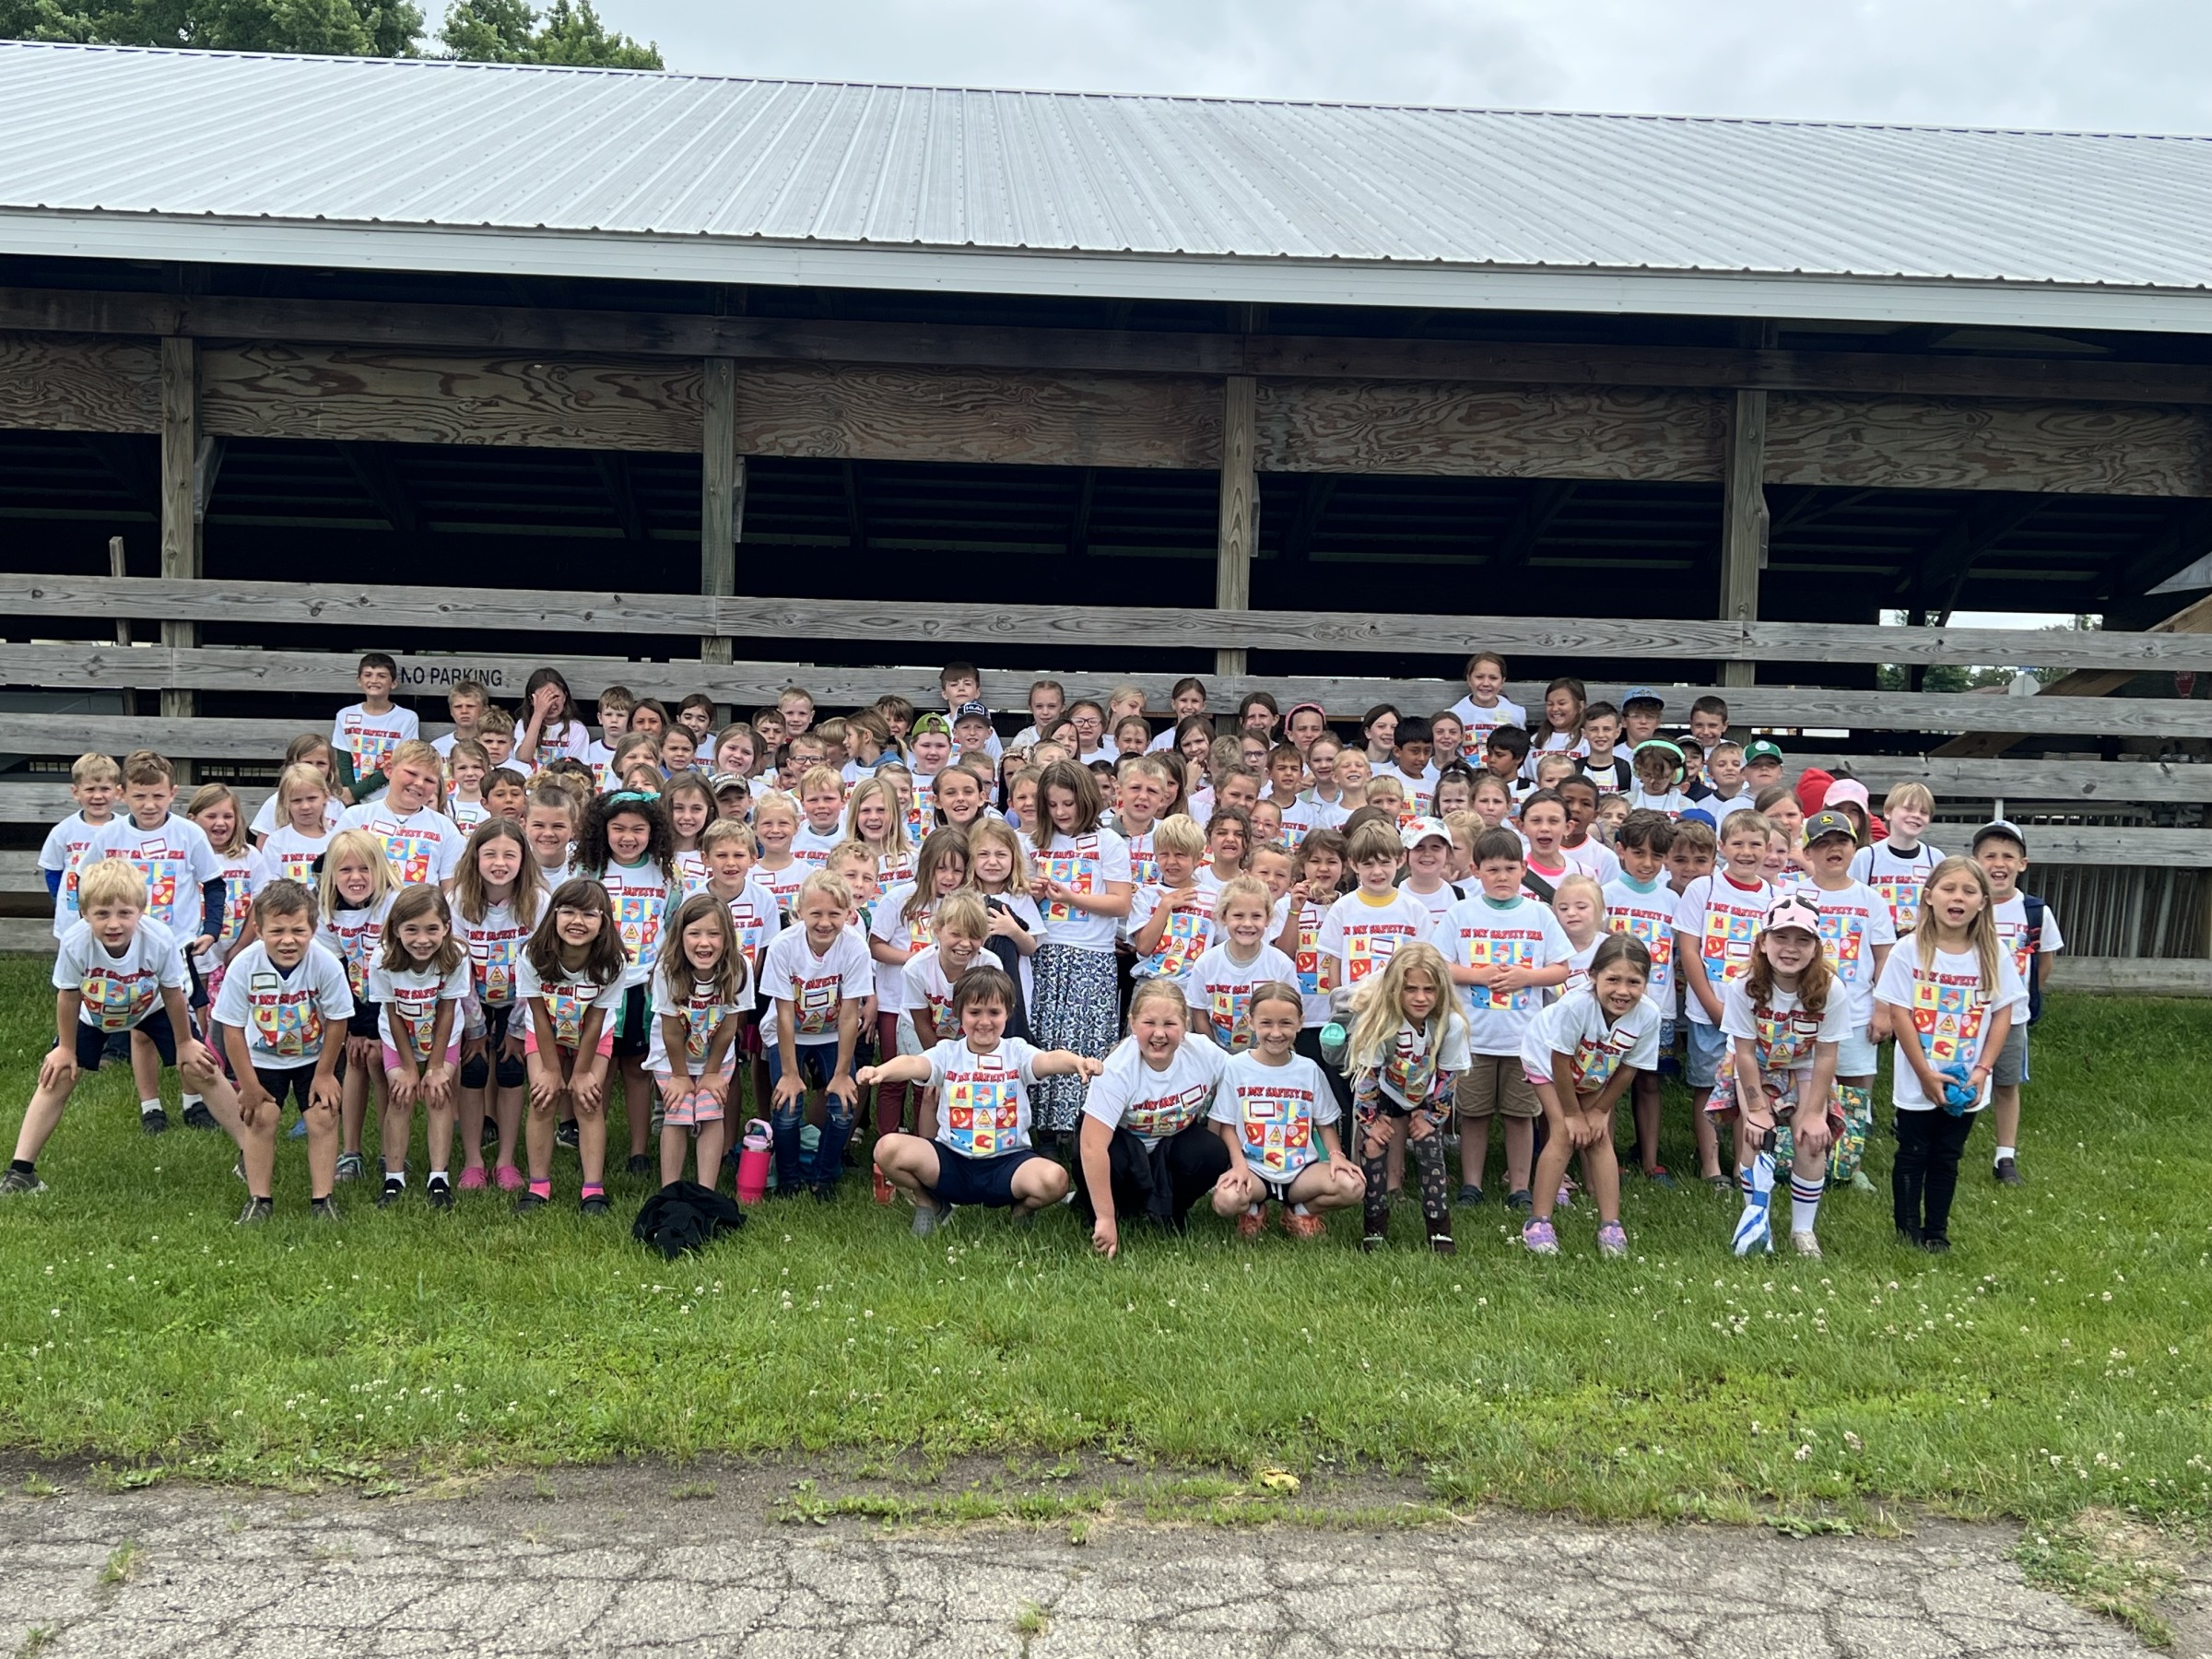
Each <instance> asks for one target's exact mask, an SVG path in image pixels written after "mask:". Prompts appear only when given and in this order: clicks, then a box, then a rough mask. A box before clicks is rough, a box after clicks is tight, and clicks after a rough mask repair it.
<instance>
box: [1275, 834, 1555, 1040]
mask: <svg viewBox="0 0 2212 1659" xmlns="http://www.w3.org/2000/svg"><path fill="white" fill-rule="evenodd" d="M1403 841H1404V838H1403V835H1402V834H1401V832H1400V831H1398V830H1394V829H1393V828H1391V827H1390V826H1389V825H1388V824H1382V823H1367V824H1361V825H1359V827H1358V828H1357V829H1355V830H1353V831H1352V832H1351V835H1350V837H1349V839H1348V840H1347V841H1346V843H1345V857H1346V858H1347V860H1348V861H1349V862H1350V864H1351V866H1352V870H1353V873H1354V874H1355V875H1356V876H1357V877H1359V887H1358V888H1355V889H1354V890H1352V891H1351V892H1348V893H1347V894H1345V896H1344V897H1343V898H1341V899H1339V900H1336V901H1335V903H1334V904H1332V905H1330V906H1329V911H1328V914H1327V915H1326V916H1324V918H1323V919H1322V924H1321V933H1320V935H1319V938H1318V940H1317V941H1316V943H1317V945H1318V947H1319V949H1320V952H1321V960H1322V967H1321V972H1322V974H1323V976H1324V978H1325V980H1326V982H1327V983H1328V985H1329V986H1330V994H1331V995H1332V997H1333V998H1334V1004H1335V1009H1336V1011H1338V1012H1339V1013H1341V1012H1343V1011H1345V1010H1347V1009H1348V1008H1349V1007H1350V1006H1351V997H1352V993H1353V992H1354V991H1356V990H1357V989H1358V988H1359V983H1360V982H1361V981H1362V980H1364V979H1366V978H1367V976H1368V975H1369V974H1371V973H1373V972H1376V971H1379V970H1380V969H1382V966H1383V965H1384V964H1385V963H1387V962H1388V961H1389V960H1390V958H1391V953H1392V952H1393V951H1394V950H1396V949H1398V948H1399V947H1401V946H1404V945H1411V944H1417V943H1418V942H1420V941H1421V940H1424V939H1426V938H1428V937H1429V936H1430V933H1431V932H1432V931H1433V930H1434V925H1435V924H1434V912H1432V911H1430V908H1429V906H1428V905H1427V904H1425V903H1423V902H1422V901H1421V900H1419V899H1418V898H1414V897H1411V896H1409V895H1407V894H1406V893H1403V892H1400V891H1399V890H1398V888H1397V886H1396V880H1397V874H1398V860H1399V856H1400V854H1401V852H1402V850H1403ZM1516 845H1518V843H1516Z"/></svg>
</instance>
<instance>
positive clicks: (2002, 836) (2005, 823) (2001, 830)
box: [1969, 818, 2028, 853]
mask: <svg viewBox="0 0 2212 1659" xmlns="http://www.w3.org/2000/svg"><path fill="white" fill-rule="evenodd" d="M1983 841H2011V842H2013V843H2014V844H2015V845H2016V846H2018V848H2019V850H2020V851H2021V852H2022V853H2025V852H2027V851H2028V838H2027V837H2026V836H2024V835H2022V834H2021V833H2020V827H2019V826H2018V824H2016V823H2014V822H2013V821H2012V820H2011V819H2010V818H1992V819H1990V820H1989V822H1988V823H1986V824H1984V825H1983V826H1982V828H1981V829H1979V830H1975V831H1974V842H1973V846H1972V847H1971V849H1969V850H1970V851H1971V852H1975V853H1979V852H1981V851H1982V843H1983Z"/></svg>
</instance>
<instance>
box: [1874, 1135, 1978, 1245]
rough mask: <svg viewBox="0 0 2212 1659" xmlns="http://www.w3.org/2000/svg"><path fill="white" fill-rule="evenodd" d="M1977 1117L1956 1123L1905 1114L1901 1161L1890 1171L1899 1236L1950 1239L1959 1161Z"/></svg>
mask: <svg viewBox="0 0 2212 1659" xmlns="http://www.w3.org/2000/svg"><path fill="white" fill-rule="evenodd" d="M1978 1115H1979V1114H1978V1113H1975V1112H1961V1113H1960V1114H1959V1116H1957V1117H1953V1116H1952V1115H1951V1114H1950V1113H1949V1112H1945V1111H1942V1110H1941V1109H1940V1108H1939V1109H1937V1110H1935V1111H1934V1112H1896V1113H1894V1114H1893V1116H1894V1117H1895V1119H1896V1121H1897V1160H1896V1162H1895V1163H1893V1164H1892V1165H1891V1166H1890V1169H1889V1200H1890V1204H1891V1206H1892V1207H1893V1208H1894V1210H1895V1212H1896V1215H1897V1230H1898V1231H1900V1232H1901V1233H1903V1234H1904V1235H1905V1236H1906V1237H1907V1238H1911V1239H1915V1240H1927V1239H1942V1240H1945V1241H1948V1240H1949V1238H1950V1236H1951V1235H1950V1225H1951V1195H1952V1194H1954V1193H1956V1192H1957V1191H1958V1190H1959V1153H1961V1152H1963V1151H1965V1150H1966V1143H1967V1138H1968V1137H1969V1136H1970V1135H1972V1134H1973V1132H1974V1119H1975V1117H1976V1116H1978Z"/></svg>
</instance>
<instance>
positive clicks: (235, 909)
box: [193, 847, 269, 973]
mask: <svg viewBox="0 0 2212 1659" xmlns="http://www.w3.org/2000/svg"><path fill="white" fill-rule="evenodd" d="M216 857H217V858H218V859H220V860H221V861H222V865H223V926H222V931H221V932H220V933H218V935H216V939H215V946H214V947H213V948H212V949H209V950H206V951H203V952H201V954H200V956H199V957H198V959H195V960H194V963H193V966H194V967H195V968H197V969H198V970H199V971H201V972H202V973H213V972H214V971H216V969H217V968H218V967H220V966H221V965H222V963H223V961H224V959H226V958H228V957H229V954H230V953H231V952H232V951H233V950H235V949H237V948H238V942H239V940H241V939H242V938H244V937H245V935H246V918H247V917H248V916H250V915H252V914H253V895H254V894H256V893H258V892H260V891H261V889H262V888H265V887H266V886H268V884H269V866H268V865H266V864H265V863H264V862H263V860H262V856H261V853H260V852H259V850H258V849H256V848H253V847H248V848H247V849H246V850H245V851H244V852H242V853H217V854H216Z"/></svg>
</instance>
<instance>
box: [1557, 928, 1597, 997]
mask: <svg viewBox="0 0 2212 1659" xmlns="http://www.w3.org/2000/svg"><path fill="white" fill-rule="evenodd" d="M1604 938H1605V935H1603V934H1599V935H1596V937H1594V938H1593V939H1592V940H1591V941H1590V943H1589V944H1587V945H1575V943H1574V939H1573V937H1572V935H1570V936H1569V938H1568V940H1567V943H1568V944H1570V945H1572V946H1573V947H1574V948H1573V949H1571V950H1570V951H1569V952H1568V953H1567V977H1566V978H1565V979H1563V980H1561V981H1560V982H1559V983H1558V984H1557V985H1555V986H1553V987H1552V989H1551V990H1550V992H1549V993H1547V994H1546V996H1545V998H1544V1000H1545V1001H1546V1002H1547V1003H1550V1002H1557V1001H1559V998H1560V997H1562V996H1571V995H1573V994H1575V993H1576V992H1577V991H1587V990H1588V989H1589V988H1590V963H1591V961H1592V960H1593V959H1594V958H1595V957H1596V955H1597V947H1598V946H1599V944H1600V943H1601V942H1602V941H1603V940H1604Z"/></svg>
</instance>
